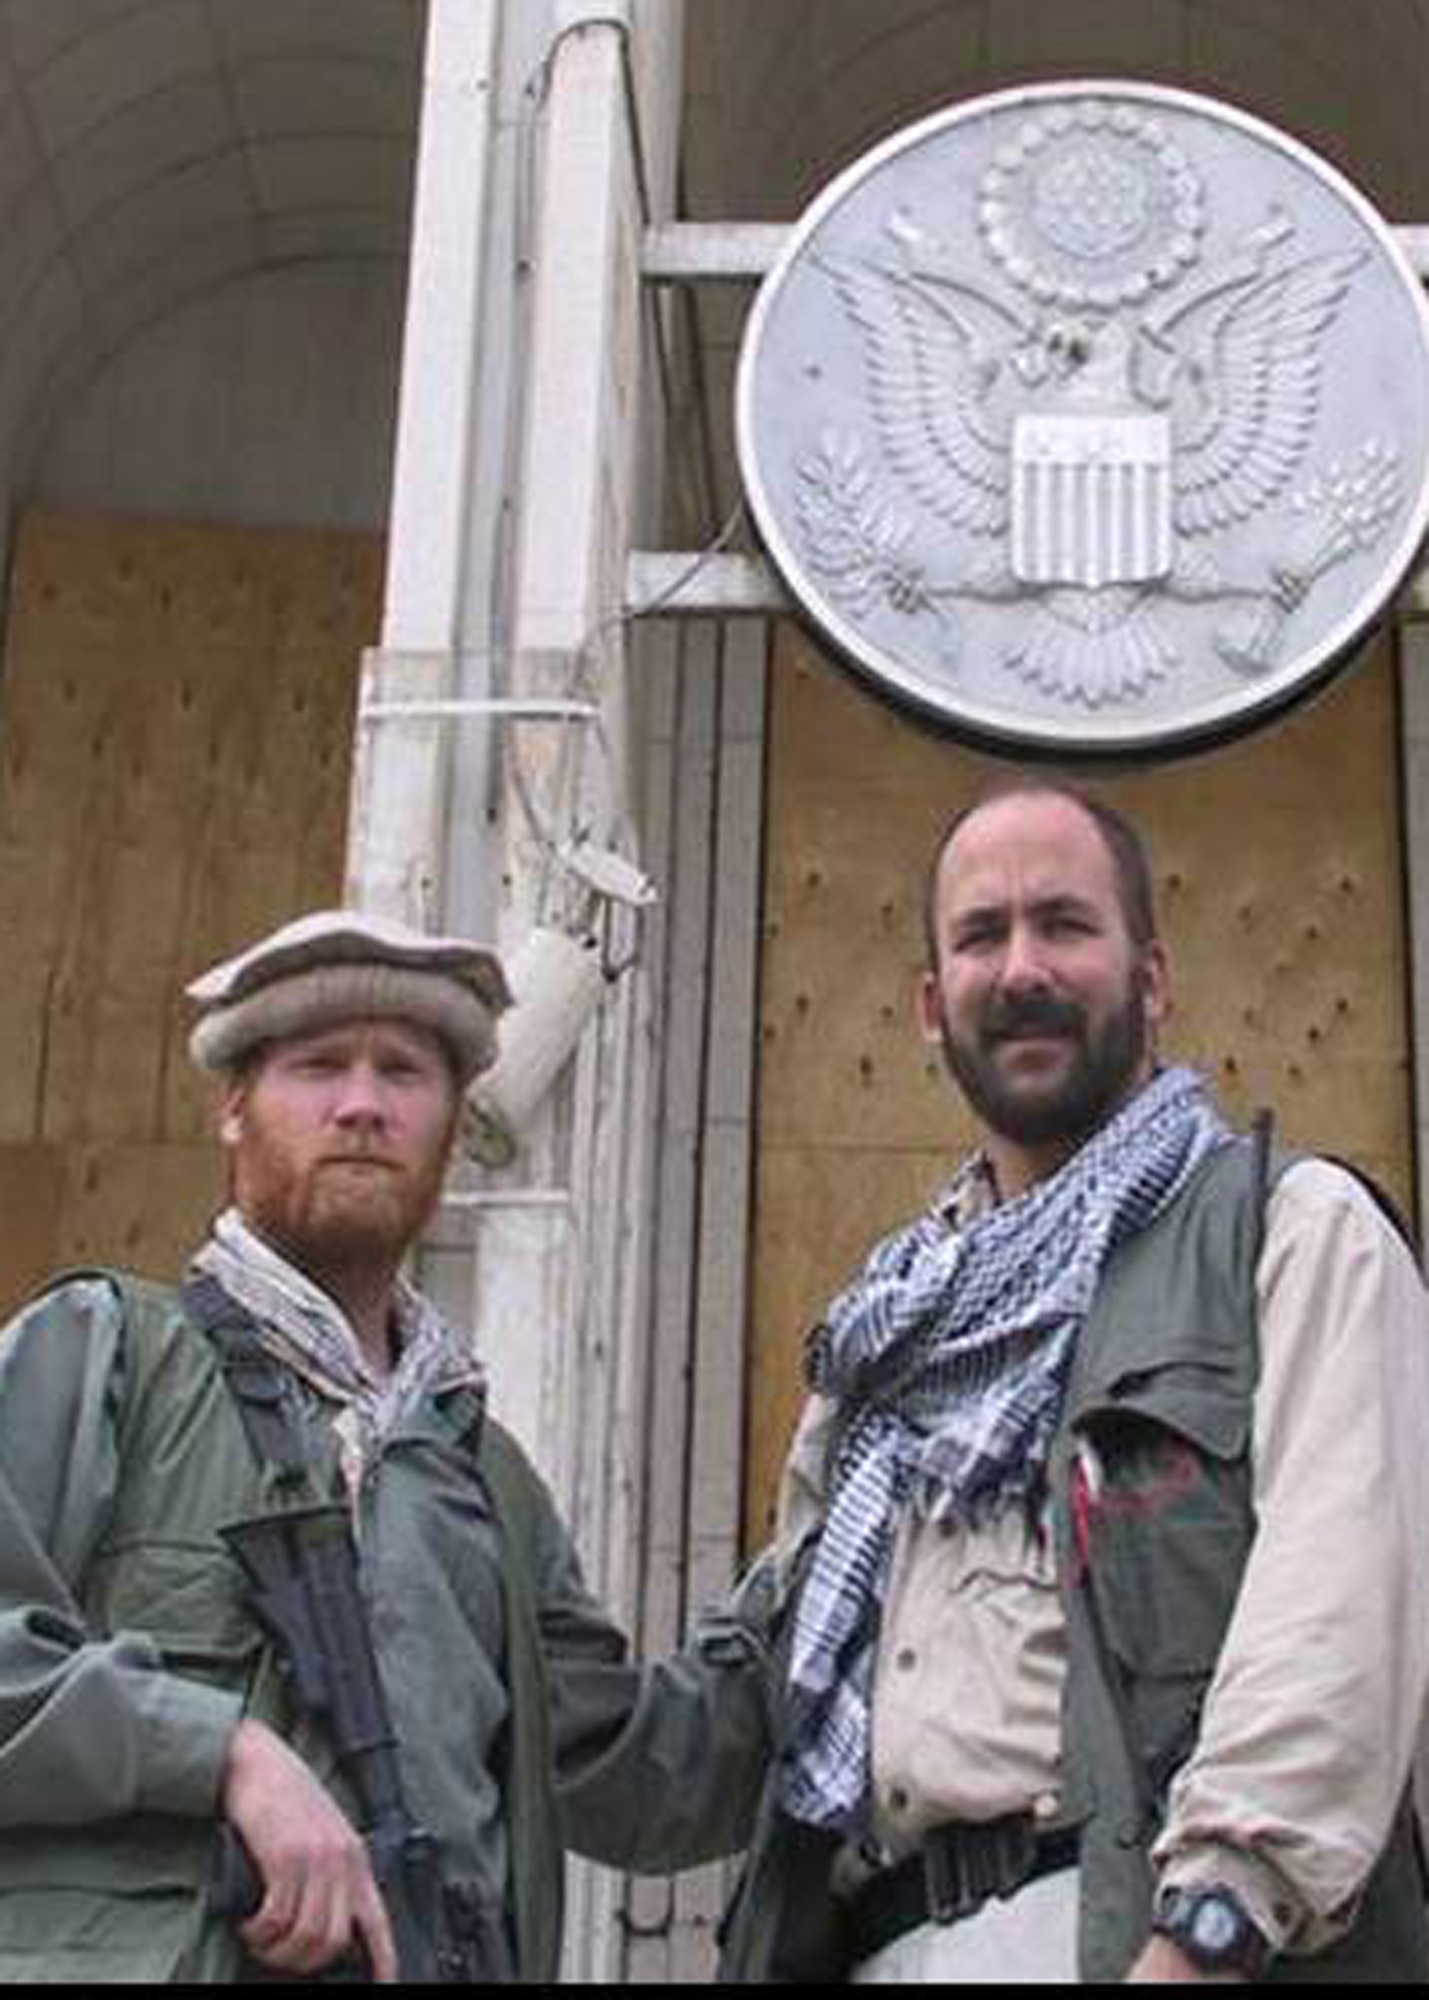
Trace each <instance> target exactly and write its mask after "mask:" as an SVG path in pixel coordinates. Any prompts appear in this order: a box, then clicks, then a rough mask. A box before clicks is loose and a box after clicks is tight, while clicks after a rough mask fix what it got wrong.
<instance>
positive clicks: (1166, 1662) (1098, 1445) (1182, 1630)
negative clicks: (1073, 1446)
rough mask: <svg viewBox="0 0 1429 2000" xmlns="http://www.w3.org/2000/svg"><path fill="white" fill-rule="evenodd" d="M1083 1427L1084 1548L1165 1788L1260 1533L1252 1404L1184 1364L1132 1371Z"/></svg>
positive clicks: (1145, 1744) (1116, 1666) (1108, 1635)
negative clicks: (1256, 1529) (1254, 1489)
mask: <svg viewBox="0 0 1429 2000" xmlns="http://www.w3.org/2000/svg"><path fill="white" fill-rule="evenodd" d="M1077 1434H1078V1448H1077V1457H1076V1461H1075V1464H1074V1470H1073V1478H1074V1481H1075V1482H1076V1491H1075V1493H1074V1510H1073V1511H1074V1516H1075V1517H1077V1518H1078V1519H1079V1521H1080V1530H1079V1540H1080V1544H1081V1548H1080V1553H1081V1555H1082V1558H1083V1561H1084V1562H1085V1565H1086V1569H1087V1572H1088V1575H1089V1583H1090V1588H1091V1589H1092V1590H1093V1591H1094V1592H1095V1596H1096V1603H1097V1606H1098V1607H1099V1610H1100V1615H1101V1623H1102V1628H1103V1632H1104V1635H1105V1643H1106V1646H1107V1648H1108V1650H1109V1651H1110V1654H1111V1656H1112V1658H1111V1660H1110V1661H1109V1662H1108V1663H1106V1664H1107V1668H1108V1669H1109V1670H1110V1671H1112V1672H1114V1673H1115V1674H1116V1675H1117V1676H1118V1678H1119V1680H1120V1683H1121V1688H1122V1692H1123V1698H1124V1701H1125V1704H1126V1706H1127V1707H1128V1709H1129V1712H1130V1717H1131V1719H1132V1722H1133V1724H1134V1727H1135V1734H1136V1739H1137V1746H1136V1747H1137V1749H1138V1751H1139V1753H1140V1755H1141V1756H1142V1758H1143V1760H1144V1763H1145V1767H1146V1769H1147V1771H1148V1773H1149V1775H1150V1779H1151V1783H1152V1787H1153V1790H1154V1791H1159V1790H1160V1789H1161V1787H1162V1786H1163V1785H1164V1784H1165V1782H1166V1781H1167V1780H1168V1779H1169V1778H1170V1776H1171V1775H1172V1774H1173V1773H1174V1771H1175V1770H1176V1769H1177V1767H1178V1766H1179V1765H1180V1763H1181V1762H1182V1761H1183V1760H1184V1758H1185V1756H1186V1755H1187V1754H1188V1753H1189V1751H1190V1749H1191V1748H1192V1746H1193V1744H1194V1741H1195V1735H1196V1730H1197V1728H1198V1725H1199V1718H1200V1709H1201V1704H1202V1701H1203V1699H1204V1696H1205V1690H1206V1687H1207V1685H1208V1683H1209V1680H1210V1677H1211V1675H1212V1673H1213V1672H1214V1670H1215V1666H1216V1662H1217V1660H1218V1659H1219V1657H1220V1653H1221V1649H1222V1646H1223V1645H1224V1643H1225V1635H1226V1630H1227V1627H1228V1626H1229V1624H1230V1620H1231V1616H1232V1613H1233V1612H1234V1609H1235V1604H1236V1599H1237V1597H1238V1595H1239V1592H1240V1586H1241V1579H1242V1577H1243V1575H1244V1572H1245V1564H1246V1559H1247V1556H1248V1554H1249V1551H1250V1545H1251V1541H1252V1539H1253V1535H1254V1516H1253V1511H1252V1507H1251V1487H1250V1462H1249V1441H1250V1406H1249V1401H1248V1399H1247V1398H1246V1397H1245V1396H1244V1395H1243V1394H1241V1393H1238V1392H1237V1389H1236V1386H1235V1384H1234V1382H1233V1380H1232V1378H1231V1377H1230V1376H1229V1375H1228V1374H1226V1373H1224V1372H1223V1371H1220V1370H1217V1369H1214V1368H1207V1367H1204V1366H1202V1365H1199V1364H1197V1363H1191V1362H1184V1361H1180V1360H1178V1361H1176V1362H1174V1363H1170V1364H1167V1365H1164V1366H1161V1367H1148V1368H1147V1369H1145V1370H1144V1371H1142V1372H1140V1373H1138V1374H1137V1375H1134V1376H1126V1377H1123V1378H1122V1379H1121V1380H1120V1381H1119V1382H1117V1383H1115V1384H1114V1385H1113V1387H1112V1392H1111V1393H1110V1394H1109V1395H1108V1396H1107V1397H1106V1398H1105V1399H1104V1400H1103V1401H1101V1402H1100V1403H1098V1405H1097V1406H1096V1407H1095V1408H1094V1409H1092V1410H1089V1411H1088V1412H1086V1413H1085V1414H1084V1416H1083V1417H1082V1418H1081V1419H1080V1421H1079V1423H1078V1426H1077Z"/></svg>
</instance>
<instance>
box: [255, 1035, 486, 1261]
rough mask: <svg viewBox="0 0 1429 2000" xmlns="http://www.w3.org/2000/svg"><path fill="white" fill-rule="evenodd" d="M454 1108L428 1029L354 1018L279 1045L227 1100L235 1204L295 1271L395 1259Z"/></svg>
mask: <svg viewBox="0 0 1429 2000" xmlns="http://www.w3.org/2000/svg"><path fill="white" fill-rule="evenodd" d="M456 1114H457V1090H456V1085H455V1082H454V1079H453V1076H452V1072H451V1069H450V1067H449V1065H448V1063H447V1060H446V1057H445V1056H444V1054H443V1052H442V1048H441V1045H440V1043H439V1042H438V1041H437V1039H436V1038H435V1036H433V1035H430V1034H428V1033H427V1032H426V1030H425V1029H422V1028H418V1027H416V1026H409V1025H407V1024H406V1023H403V1022H397V1021H361V1022H354V1023H352V1024H350V1025H348V1024H344V1025H342V1026H339V1027H335V1028H331V1029H325V1030H322V1031H320V1032H318V1033H315V1034H311V1035H303V1036H296V1037H294V1038H293V1039H291V1040H288V1041H283V1042H280V1043H277V1044H275V1045H274V1046H273V1047H272V1048H271V1049H269V1050H268V1051H267V1052H266V1053H265V1054H264V1055H263V1056H262V1057H261V1058H260V1059H259V1063H258V1066H257V1068H256V1069H255V1070H253V1071H251V1072H250V1073H249V1074H248V1075H246V1076H245V1077H244V1078H243V1079H242V1080H241V1081H239V1082H236V1083H235V1084H233V1085H232V1086H231V1088H230V1090H229V1092H228V1095H227V1097H226V1098H225V1100H224V1105H223V1114H222V1122H221V1125H220V1134H221V1137H222V1140H223V1143H224V1145H225V1147H226V1148H227V1149H228V1152H229V1156H230V1160H231V1163H232V1170H233V1199H234V1202H235V1204H236V1205H237V1207H238V1209H239V1211H240V1213H241V1214H242V1215H243V1217H244V1220H245V1221H247V1222H248V1223H249V1224H250V1225H251V1226H252V1227H253V1228H254V1229H256V1230H257V1231H258V1233H259V1234H260V1235H262V1236H264V1237H265V1238H266V1239H267V1240H268V1241H269V1242H271V1243H273V1244H275V1245H276V1246H277V1247H278V1248H279V1249H281V1250H283V1251H285V1252H286V1253H287V1254H288V1255H289V1256H291V1257H292V1259H293V1261H294V1262H296V1263H298V1264H299V1265H300V1266H302V1267H303V1268H304V1269H307V1270H310V1271H314V1272H317V1271H321V1270H323V1269H325V1268H330V1267H333V1266H337V1265H352V1264H367V1263H377V1264H380V1263H396V1262H397V1261H400V1259H401V1257H402V1255H403V1254H404V1252H405V1251H406V1250H407V1248H408V1247H409V1245H410V1244H411V1243H412V1242H413V1241H414V1240H415V1238H416V1237H417V1235H418V1233H419V1232H420V1230H421V1228H422V1226H423V1224H424V1223H425V1222H426V1220H427V1218H428V1216H429V1215H430V1214H431V1212H432V1209H433V1207H434V1206H435V1204H436V1201H437V1198H438V1195H439V1194H440V1192H441V1184H442V1176H443V1173H444V1171H445V1167H446V1161H447V1155H448V1153H449V1151H450V1147H451V1140H452V1136H453V1132H454V1130H455V1121H456Z"/></svg>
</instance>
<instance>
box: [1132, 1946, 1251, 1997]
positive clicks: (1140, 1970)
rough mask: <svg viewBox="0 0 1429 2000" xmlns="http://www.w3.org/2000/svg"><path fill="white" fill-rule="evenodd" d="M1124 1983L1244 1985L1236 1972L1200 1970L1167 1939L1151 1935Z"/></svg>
mask: <svg viewBox="0 0 1429 2000" xmlns="http://www.w3.org/2000/svg"><path fill="white" fill-rule="evenodd" d="M1126 1984H1127V1985H1128V1986H1244V1985H1245V1984H1246V1981H1245V1980H1244V1978H1243V1977H1242V1976H1241V1974H1240V1973H1238V1972H1203V1971H1202V1970H1201V1968H1200V1966H1198V1965H1193V1964H1192V1962H1191V1960H1190V1959H1189V1958H1187V1956H1186V1954H1185V1952H1184V1951H1182V1949H1181V1947H1180V1945H1178V1944H1173V1943H1172V1942H1171V1940H1170V1938H1164V1937H1153V1938H1151V1939H1149V1940H1148V1942H1147V1945H1146V1948H1145V1950H1144V1951H1143V1952H1142V1954H1141V1956H1140V1958H1138V1959H1137V1961H1136V1963H1135V1965H1133V1966H1132V1968H1131V1970H1130V1972H1128V1973H1127V1975H1126Z"/></svg>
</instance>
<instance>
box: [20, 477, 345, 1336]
mask: <svg viewBox="0 0 1429 2000" xmlns="http://www.w3.org/2000/svg"><path fill="white" fill-rule="evenodd" d="M380 584H381V548H380V545H379V544H378V542H377V541H376V540H375V538H373V537H371V536H365V535H364V536H356V535H346V534H328V533H319V532H309V531H301V530H257V529H255V530H233V529H211V528H206V527H199V526H189V525H172V524H163V523H154V522H139V521H127V520H114V519H109V518H73V517H56V516H45V515H34V516H31V517H29V518H28V519H27V520H26V521H25V522H24V524H23V526H22V529H21V532H20V535H19V537H18V543H17V553H16V558H15V566H14V571H13V576H12V583H11V591H10V599H9V606H8V616H7V626H6V644H5V666H4V679H3V684H0V926H3V930H0V935H3V936H4V938H5V943H6V953H7V960H8V961H9V971H8V975H7V977H6V979H5V980H4V981H3V982H0V1199H3V1200H4V1202H5V1206H4V1207H3V1209H0V1213H3V1215H4V1217H5V1220H6V1224H7V1227H6V1229H5V1231H3V1232H0V1311H3V1310H7V1309H8V1308H9V1307H10V1306H11V1305H13V1303H14V1301H15V1299H16V1298H17V1297H18V1296H19V1295H20V1294H21V1293H22V1292H23V1291H24V1290H25V1289H26V1288H27V1287H28V1286H29V1285H30V1284H32V1283H33V1281H34V1277H35V1274H36V1269H37V1265H40V1264H42V1263H44V1262H46V1261H49V1262H56V1261H58V1262H68V1261H72V1260H74V1259H76V1258H80V1259H82V1260H85V1261H94V1260H101V1261H102V1260H107V1259H115V1260H118V1261H125V1262H129V1263H131V1264H138V1265H140V1266H141V1267H144V1268H149V1269H153V1270H157V1271H161V1272H167V1271H172V1270H173V1269H174V1268H175V1260H176V1259H177V1258H180V1257H181V1255H182V1250H183V1247H184V1246H185V1245H186V1244H188V1243H190V1242H191V1241H192V1240H193V1238H194V1236H195V1234H196V1233H197V1232H198V1231H200V1230H201V1228H202V1226H203V1224H204V1222H205V1221H206V1219H207V1216H208V1214H209V1213H210V1212H211V1210H212V1207H213V1203H214V1201H215V1199H216V1198H217V1196H218V1194H219V1192H220V1184H219V1178H218V1170H217V1163H216V1160H215V1159H214V1156H213V1149H212V1145H211V1142H210V1141H209V1138H208V1129H209V1122H210V1111H209V1100H208V1093H207V1091H206V1089H205V1087H204V1085H203V1083H202V1081H201V1080H200V1079H199V1078H198V1077H197V1076H196V1075H195V1074H194V1073H193V1072H192V1071H191V1069H190V1067H189V1064H188V1061H187V1057H186V1055H185V1047H184V1044H185V1015H184V1010H183V1005H182V1000H181V992H182V987H183V985H184V983H185V981H186V980H188V979H189V978H191V977H192V976H193V975H194V973H195V972H197V971H199V970H201V969H202V968H203V967H204V966H206V965H208V964H210V963H212V962H213V961H214V960H215V959H216V958H218V957H219V956H221V955H222V954H224V953H226V952H229V951H231V950H233V949H235V948H237V947H238V946H239V945H241V944H243V943H245V942H248V941H250V940H251V939H252V938H253V937H255V936H257V935H259V934H260V933H261V931H262V930H264V929H265V928H268V927H271V926H272V925H274V924H276V923H278V922H281V921H282V920H283V919H285V918H287V917H289V916H293V915H296V914H297V913H298V912H299V911H301V910H303V909H305V908H312V907H315V906H318V905H321V904H323V903H329V902H332V901H334V900H336V897H337V895H338V893H339V888H340V883H341V879H342V866H341V864H342V850H343V842H344V837H345V822H346V801H347V788H348V781H349V773H350V763H351V746H352V740H353V711H354V704H355V701H356V696H357V678H358V668H359V662H360V659H361V655H362V650H363V648H364V646H367V645H369V644H371V643H372V641H373V639H374V638H375V636H376V632H377V628H378V622H379V596H380ZM27 1162H28V1163H29V1165H28V1167H27V1165H26V1163H27ZM30 1170H34V1171H35V1172H36V1173H37V1174H38V1175H39V1183H38V1184H42V1185H44V1186H45V1187H47V1188H48V1189H50V1190H51V1191H52V1194H53V1198H54V1202H55V1207H54V1211H53V1213H52V1214H50V1215H49V1216H48V1218H46V1217H44V1216H43V1215H41V1214H40V1212H39V1210H38V1205H37V1204H36V1203H34V1202H33V1201H30V1202H28V1203H27V1202H26V1201H25V1200H24V1199H23V1198H22V1196H21V1193H20V1188H21V1183H22V1182H23V1180H24V1176H25V1174H26V1173H27V1172H28V1171H30ZM12 1201H13V1203H14V1208H13V1217H14V1218H16V1219H20V1218H24V1219H25V1221H24V1227H23V1228H22V1229H21V1230H20V1231H19V1232H18V1234H17V1233H16V1232H15V1231H14V1230H13V1229H12V1228H11V1226H10V1225H11V1222H12V1207H11V1202H12Z"/></svg>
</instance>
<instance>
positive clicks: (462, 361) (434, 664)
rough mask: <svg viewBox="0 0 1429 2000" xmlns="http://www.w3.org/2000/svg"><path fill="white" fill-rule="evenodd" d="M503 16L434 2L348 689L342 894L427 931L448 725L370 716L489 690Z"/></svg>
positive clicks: (495, 1) (436, 887) (479, 1)
mask: <svg viewBox="0 0 1429 2000" xmlns="http://www.w3.org/2000/svg"><path fill="white" fill-rule="evenodd" d="M500 19H501V9H500V4H499V0H431V7H430V15H429V20H428V30H427V48H426V57H425V72H424V83H423V103H422V123H421V136H420V144H419V151H418V162H417V180H416V197H415V204H414V210H413V228H412V251H411V264H410V276H409V284H408V303H407V319H406V328H405V335H404V344H403V362H402V389H401V403H400V408H399V413H398V429H397V451H396V464H395V469H394V480H393V500H392V513H391V520H390V542H389V553H388V567H387V591H386V609H385V616H384V624H383V632H382V643H381V645H380V646H379V647H377V648H374V649H373V650H372V651H371V652H370V653H369V654H368V655H367V657H366V660H365V661H364V667H363V674H362V680H361V704H362V708H363V710H364V711H377V714H376V716H375V717H374V719H372V720H370V721H363V720H361V719H360V720H359V723H358V743H357V758H356V767H355V772H354V782H353V796H352V807H351V814H350V820H349V839H348V865H347V885H346V893H347V896H348V898H349V899H350V900H351V901H353V902H356V903H359V904H362V905H364V906H366V907H368V908H374V909H380V910H383V911H385V912H387V913H388V914H390V915H393V916H399V917H403V918H405V919H407V920H408V921H411V922H415V923H418V924H424V925H432V924H434V923H436V922H439V921H440V920H441V919H442V917H443V915H444V911H443V908H442V904H443V901H444V897H443V888H442V877H443V872H444V871H443V861H444V853H443V847H444V841H445V830H446V820H447V811H448V796H449V777H450V772H451V766H452V744H453V742H454V735H453V725H452V723H451V722H450V721H444V720H438V719H435V718H432V717H429V716H420V717H417V716H414V717H410V718H409V717H394V716H392V715H391V714H390V713H389V714H388V715H385V716H384V715H382V714H381V711H382V710H384V709H385V710H389V711H390V710H391V709H393V708H398V709H401V708H408V707H411V706H412V705H414V704H424V703H430V702H434V701H442V700H450V699H452V698H454V697H455V696H457V695H458V693H464V694H467V695H472V694H475V695H478V696H479V695H480V694H481V693H482V692H484V691H485V688H486V686H487V675H486V672H485V663H484V661H483V660H482V658H481V648H480V645H479V644H478V645H477V646H476V647H469V645H468V635H469V620H468V617H467V606H468V601H469V597H470V574H469V571H470V552H471V511H472V491H473V483H474V482H473V461H474V439H475V436H476V432H477V425H478V411H479V404H480V391H481V385H482V379H483V377H482V370H483V338H482V336H483V331H484V327H485V323H486V322H485V315H486V308H487V300H486V296H485V283H484V280H485V275H486V269H487V258H488V241H489V236H490V233H491V228H492V222H491V214H492V203H491V180H492V169H493V161H494V136H495V132H496V127H497V116H498V101H499V95H500V88H499V85H500V79H499V64H500V34H499V30H500ZM464 647H468V655H467V660H466V661H465V662H464V659H463V648H464ZM471 668H474V671H473V670H471ZM464 726H466V727H470V726H471V725H464Z"/></svg>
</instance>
